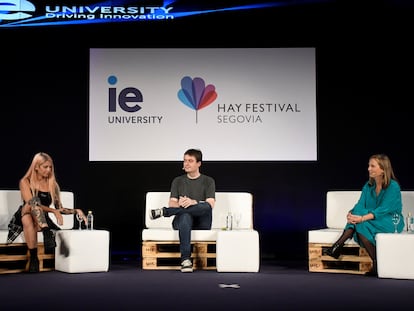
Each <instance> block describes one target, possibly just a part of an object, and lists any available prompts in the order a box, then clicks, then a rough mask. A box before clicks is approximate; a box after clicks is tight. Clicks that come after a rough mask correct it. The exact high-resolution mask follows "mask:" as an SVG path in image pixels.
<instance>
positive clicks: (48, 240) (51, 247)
mask: <svg viewBox="0 0 414 311" xmlns="http://www.w3.org/2000/svg"><path fill="white" fill-rule="evenodd" d="M43 244H44V246H45V254H54V253H55V247H56V242H55V236H54V234H53V232H52V230H50V229H49V228H45V229H43Z"/></svg>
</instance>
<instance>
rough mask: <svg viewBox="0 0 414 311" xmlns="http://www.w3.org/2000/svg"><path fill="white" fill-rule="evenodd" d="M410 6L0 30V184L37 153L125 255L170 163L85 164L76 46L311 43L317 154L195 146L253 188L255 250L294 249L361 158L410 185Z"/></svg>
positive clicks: (85, 69) (359, 177)
mask: <svg viewBox="0 0 414 311" xmlns="http://www.w3.org/2000/svg"><path fill="white" fill-rule="evenodd" d="M236 2H237V1H232V3H236ZM292 2H294V1H292ZM361 2H362V3H361ZM244 3H248V1H244ZM412 13H413V6H412V5H410V4H409V3H408V1H407V2H406V1H327V2H326V3H309V4H304V5H295V6H287V7H274V8H271V9H270V8H267V9H256V10H245V11H236V12H221V13H211V14H202V15H196V16H192V17H185V18H180V19H175V20H172V21H152V22H150V21H145V22H134V23H113V24H105V25H104V24H102V25H78V26H76V25H72V26H55V27H37V28H30V27H17V28H10V29H7V28H6V29H4V28H3V29H0V38H1V41H2V44H1V48H0V50H1V55H2V56H1V58H2V65H1V67H0V68H1V69H0V70H1V92H0V103H1V114H0V133H1V145H2V148H1V153H0V154H1V156H0V160H1V163H2V169H1V173H0V188H2V189H17V187H18V181H19V179H20V178H21V177H22V176H23V174H24V173H25V172H26V170H27V168H28V167H29V165H30V162H31V159H32V157H33V155H34V154H35V153H37V152H40V151H44V152H47V153H49V154H50V155H51V156H52V157H53V159H54V161H55V167H56V174H57V178H58V182H59V183H60V185H61V188H62V190H68V191H73V192H74V193H75V206H76V207H77V208H82V209H83V210H84V211H85V212H86V211H87V210H88V209H91V210H93V212H94V214H95V224H96V227H97V228H102V229H107V230H109V231H110V232H111V249H112V254H113V256H122V257H125V258H129V259H132V260H139V257H140V248H141V230H142V228H143V225H144V218H143V216H144V206H145V193H146V192H148V191H169V187H170V182H171V180H172V178H173V177H175V176H176V175H178V174H181V173H182V171H181V167H182V166H181V162H92V163H91V162H89V161H88V87H89V80H88V73H89V48H100V47H105V48H111V47H114V48H132V47H133V48H141V47H142V48H145V47H153V48H164V47H165V48H167V47H168V48H170V47H179V48H183V47H184V48H185V47H188V48H192V47H209V48H211V47H237V48H244V47H246V48H247V47H315V48H316V65H317V124H318V125H317V128H318V160H317V161H315V162H211V161H208V154H205V161H204V162H203V165H202V172H204V173H205V174H208V175H211V176H213V177H215V179H216V186H217V191H249V192H251V193H253V195H254V227H255V229H257V230H258V231H259V233H260V239H261V253H262V258H263V259H267V258H269V259H305V258H306V257H307V231H308V230H309V229H316V228H321V227H323V226H324V225H325V198H326V192H327V191H328V190H359V189H360V188H361V187H362V185H363V183H364V182H365V181H366V180H367V163H368V157H369V156H370V155H371V154H373V153H386V154H388V155H389V156H390V158H391V161H392V163H393V166H394V170H395V173H396V175H397V177H398V178H399V180H400V183H401V187H402V189H403V190H412V189H414V181H413V179H412V178H411V175H412V166H411V164H412V159H411V156H410V153H409V150H410V149H411V143H412V123H411V122H412V121H411V120H412V117H411V111H412V103H413V94H412V90H413V69H414V66H413V65H414V62H413V55H414V54H413V52H414V49H413V48H412V46H411V45H412V34H413V19H412V16H413V15H412ZM154 83H155V82H154ZM273 135H274V139H275V141H277V139H278V137H280V136H281V135H283V133H274V134H273ZM127 139H130V140H131V143H136V144H139V142H138V141H134V140H133V137H128V138H127ZM154 143H162V142H154ZM229 143H231V142H229ZM297 143H298V144H300V143H301V141H298V142H297ZM149 147H150V146H149ZM188 147H189V148H190V147H193V146H188ZM184 151H185V150H183V152H184ZM16 208H17V207H16ZM350 208H351V207H350Z"/></svg>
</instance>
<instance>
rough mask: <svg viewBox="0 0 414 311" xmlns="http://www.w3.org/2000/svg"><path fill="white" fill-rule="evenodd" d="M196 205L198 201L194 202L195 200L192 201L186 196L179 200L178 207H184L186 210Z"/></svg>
mask: <svg viewBox="0 0 414 311" xmlns="http://www.w3.org/2000/svg"><path fill="white" fill-rule="evenodd" d="M195 204H197V201H196V200H193V199H191V198H189V197H186V196H184V197H180V198H179V199H178V205H179V206H181V207H184V208H187V207H189V206H191V205H195Z"/></svg>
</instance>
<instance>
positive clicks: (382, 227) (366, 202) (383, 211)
mask: <svg viewBox="0 0 414 311" xmlns="http://www.w3.org/2000/svg"><path fill="white" fill-rule="evenodd" d="M351 212H352V214H354V215H361V216H363V215H366V214H368V213H372V214H373V215H374V219H372V220H367V221H364V222H362V223H358V224H356V225H354V224H347V225H346V226H345V229H348V228H354V229H355V232H354V240H355V241H357V242H358V243H359V241H358V233H359V234H362V235H363V236H365V237H366V238H367V239H368V240H369V241H370V242H371V243H372V244H373V245H376V243H375V235H376V234H377V233H392V232H394V230H395V228H394V224H393V222H392V215H393V214H394V213H398V214H399V215H400V222H399V224H398V226H397V231H398V232H401V231H402V230H403V228H404V217H403V215H402V214H401V213H402V199H401V188H400V186H399V184H398V183H397V182H396V181H395V180H391V182H390V185H389V186H388V187H387V188H386V189H382V190H381V192H380V193H379V194H378V195H377V194H376V192H375V185H372V186H370V185H369V184H368V183H366V184H365V185H364V187H363V188H362V191H361V196H360V198H359V200H358V202H357V203H356V204H355V206H354V208H353V209H352V210H351Z"/></svg>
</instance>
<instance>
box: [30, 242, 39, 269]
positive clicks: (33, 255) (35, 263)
mask: <svg viewBox="0 0 414 311" xmlns="http://www.w3.org/2000/svg"><path fill="white" fill-rule="evenodd" d="M29 252H30V261H29V273H36V272H39V258H37V248H32V249H29Z"/></svg>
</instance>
